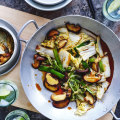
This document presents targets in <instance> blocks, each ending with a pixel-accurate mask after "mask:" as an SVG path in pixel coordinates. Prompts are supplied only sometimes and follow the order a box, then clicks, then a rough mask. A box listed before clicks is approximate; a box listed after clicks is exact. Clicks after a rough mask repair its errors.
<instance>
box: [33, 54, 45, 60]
mask: <svg viewBox="0 0 120 120" xmlns="http://www.w3.org/2000/svg"><path fill="white" fill-rule="evenodd" d="M34 59H36V60H38V61H44V60H46V59H45V57H42V56H39V55H37V54H35V55H34Z"/></svg>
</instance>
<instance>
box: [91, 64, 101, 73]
mask: <svg viewBox="0 0 120 120" xmlns="http://www.w3.org/2000/svg"><path fill="white" fill-rule="evenodd" d="M92 69H93V70H94V71H96V72H98V71H99V67H98V63H92Z"/></svg>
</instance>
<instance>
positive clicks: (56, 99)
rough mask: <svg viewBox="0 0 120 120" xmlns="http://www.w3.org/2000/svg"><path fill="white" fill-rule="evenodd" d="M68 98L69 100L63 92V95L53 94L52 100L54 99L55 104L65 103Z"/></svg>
mask: <svg viewBox="0 0 120 120" xmlns="http://www.w3.org/2000/svg"><path fill="white" fill-rule="evenodd" d="M66 98H67V96H66V92H63V93H62V94H55V93H53V94H52V95H51V99H52V100H53V101H54V102H60V101H64V100H65V99H66Z"/></svg>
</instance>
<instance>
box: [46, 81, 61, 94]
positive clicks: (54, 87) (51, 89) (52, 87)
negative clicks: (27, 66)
mask: <svg viewBox="0 0 120 120" xmlns="http://www.w3.org/2000/svg"><path fill="white" fill-rule="evenodd" d="M44 86H45V88H47V89H48V90H50V91H52V92H55V91H57V90H58V89H59V87H58V86H57V85H56V86H52V85H49V84H48V83H47V82H46V79H45V80H44Z"/></svg>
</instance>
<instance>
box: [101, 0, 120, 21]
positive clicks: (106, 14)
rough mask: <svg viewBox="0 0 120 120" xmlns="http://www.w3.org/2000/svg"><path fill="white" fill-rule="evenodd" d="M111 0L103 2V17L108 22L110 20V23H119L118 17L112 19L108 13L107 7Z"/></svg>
mask: <svg viewBox="0 0 120 120" xmlns="http://www.w3.org/2000/svg"><path fill="white" fill-rule="evenodd" d="M111 1H112V0H105V2H104V4H103V15H104V16H105V17H106V18H107V19H109V20H111V21H120V18H119V17H118V18H114V17H112V16H111V15H110V14H109V13H108V6H109V5H110V2H111Z"/></svg>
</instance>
